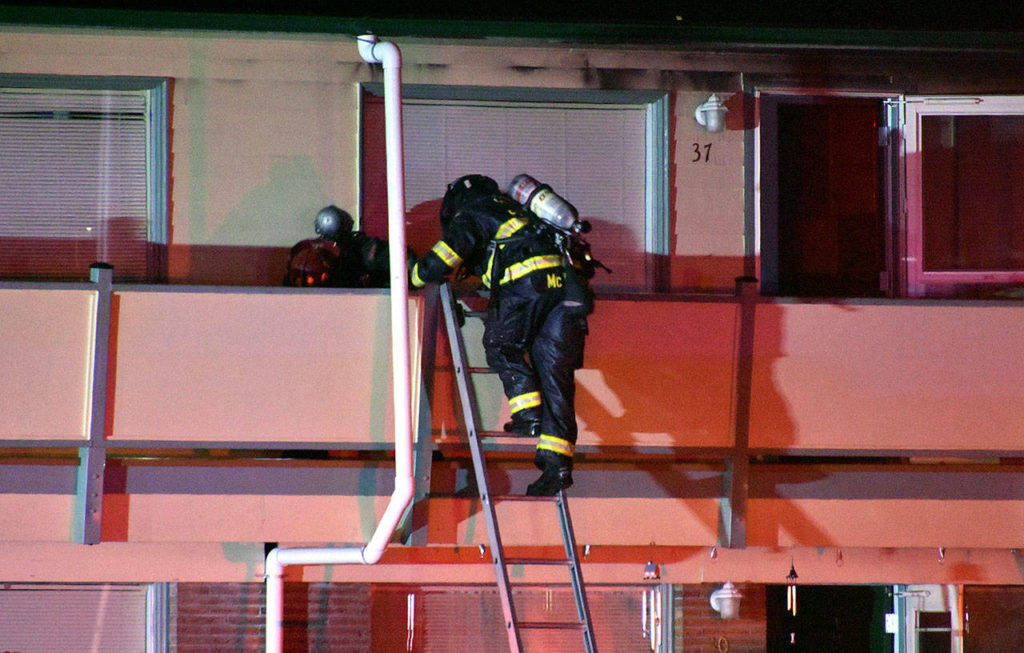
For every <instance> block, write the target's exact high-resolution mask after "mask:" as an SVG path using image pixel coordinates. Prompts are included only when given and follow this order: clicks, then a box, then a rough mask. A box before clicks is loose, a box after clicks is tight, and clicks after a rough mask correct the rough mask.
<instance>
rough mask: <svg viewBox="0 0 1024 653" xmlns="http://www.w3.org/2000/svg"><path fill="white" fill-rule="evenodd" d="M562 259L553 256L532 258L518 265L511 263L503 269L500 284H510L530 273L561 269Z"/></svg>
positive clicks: (546, 255)
mask: <svg viewBox="0 0 1024 653" xmlns="http://www.w3.org/2000/svg"><path fill="white" fill-rule="evenodd" d="M561 265H562V257H561V256H556V255H554V254H545V255H543V256H534V257H532V258H528V259H526V260H525V261H520V262H519V263H513V264H512V265H509V266H507V267H506V268H505V274H504V275H502V277H501V283H510V282H512V281H515V280H516V279H522V278H523V277H525V276H526V275H528V274H530V273H531V272H537V271H538V270H547V269H548V268H556V267H561Z"/></svg>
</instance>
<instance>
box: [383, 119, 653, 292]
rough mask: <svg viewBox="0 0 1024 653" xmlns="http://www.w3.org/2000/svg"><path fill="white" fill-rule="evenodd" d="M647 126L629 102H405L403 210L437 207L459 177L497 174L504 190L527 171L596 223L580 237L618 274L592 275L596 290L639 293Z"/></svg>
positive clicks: (643, 279) (643, 244)
mask: <svg viewBox="0 0 1024 653" xmlns="http://www.w3.org/2000/svg"><path fill="white" fill-rule="evenodd" d="M645 121H646V110H645V108H644V107H642V106H634V105H593V106H587V105H581V106H573V105H569V106H563V105H558V106H548V105H543V104H538V105H536V106H530V105H529V104H527V103H517V104H509V103H494V104H488V103H479V102H473V103H465V104H460V103H451V102H441V101H433V100H429V101H427V100H407V101H406V102H405V103H404V104H403V132H404V143H403V146H404V153H405V182H406V205H407V206H408V207H414V206H417V205H419V204H423V203H427V202H430V201H431V200H434V201H436V200H438V199H439V198H440V197H441V196H442V195H443V194H444V191H445V188H446V186H447V184H448V183H449V182H451V181H453V180H454V179H456V178H458V177H459V176H461V175H464V174H472V173H479V174H484V175H487V176H490V177H493V178H494V179H495V180H496V181H497V182H498V184H499V185H500V186H502V187H503V188H507V186H508V183H509V182H510V181H511V180H512V178H513V177H515V176H516V175H518V174H520V173H526V174H529V175H531V176H533V177H534V178H536V179H537V180H538V181H540V182H541V183H545V184H548V185H549V186H551V187H552V188H553V189H554V190H555V192H557V193H558V194H560V195H562V196H563V197H564V198H565V199H567V200H568V201H569V202H571V203H572V204H573V205H574V206H575V207H576V208H577V209H578V210H579V213H580V217H581V218H583V219H585V220H588V221H590V222H591V224H592V225H593V231H592V232H591V233H590V234H587V236H586V238H587V240H588V241H589V242H590V243H591V245H592V248H593V253H594V255H595V256H596V257H597V258H598V259H599V260H600V261H601V262H603V263H604V264H605V265H607V266H608V267H610V268H611V269H612V270H613V271H614V274H611V275H607V274H605V273H604V272H603V271H598V276H597V278H596V279H595V285H599V286H600V287H601V288H607V289H630V290H634V289H643V288H645V286H646V283H647V269H646V265H647V256H646V254H645V247H646V242H647V230H648V229H649V225H648V219H647V207H646V195H645V193H646V172H647V171H646V139H645V129H646V123H645Z"/></svg>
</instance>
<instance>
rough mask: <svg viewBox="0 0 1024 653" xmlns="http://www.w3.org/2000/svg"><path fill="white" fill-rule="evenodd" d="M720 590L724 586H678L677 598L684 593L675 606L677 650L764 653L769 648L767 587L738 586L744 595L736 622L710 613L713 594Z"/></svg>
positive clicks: (703, 652) (687, 652)
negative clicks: (767, 636) (766, 608)
mask: <svg viewBox="0 0 1024 653" xmlns="http://www.w3.org/2000/svg"><path fill="white" fill-rule="evenodd" d="M719 587H721V585H681V586H677V588H676V595H677V597H678V596H679V594H680V593H681V594H682V597H681V599H677V603H676V615H675V620H676V633H677V635H676V642H675V644H676V646H675V648H676V650H677V651H686V653H718V651H729V653H763V652H764V650H765V648H766V646H767V643H766V642H767V639H766V630H765V623H766V620H767V615H766V612H765V590H764V586H763V585H743V584H740V585H737V586H736V589H738V590H739V591H740V592H742V594H743V599H742V601H740V614H739V617H738V618H736V619H722V617H721V616H720V615H719V614H718V613H717V612H715V611H714V610H712V609H711V603H710V602H709V598H710V596H711V592H713V591H715V590H716V589H718V588H719ZM680 611H681V612H682V616H681V617H680V615H679V613H680ZM680 619H681V620H682V622H681V624H680ZM680 626H681V628H680ZM680 633H681V635H682V640H681V641H680V639H679V634H680Z"/></svg>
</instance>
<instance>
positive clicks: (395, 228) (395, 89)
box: [264, 34, 413, 653]
mask: <svg viewBox="0 0 1024 653" xmlns="http://www.w3.org/2000/svg"><path fill="white" fill-rule="evenodd" d="M358 42H359V54H360V56H361V57H362V58H363V59H364V60H365V61H366V62H368V63H382V64H383V66H384V122H385V139H386V141H385V142H386V148H387V182H388V241H389V246H388V250H389V251H388V254H389V259H388V263H389V265H390V271H391V348H392V354H391V359H392V360H391V362H392V379H393V380H392V390H393V395H394V411H395V490H394V492H393V493H392V494H391V501H390V502H389V503H388V506H387V508H386V509H385V510H384V514H383V515H382V516H381V519H380V522H379V523H378V524H377V529H376V530H375V531H374V533H373V535H372V536H371V537H370V541H369V542H367V543H366V545H365V546H363V547H361V548H360V547H355V546H353V547H340V548H292V549H289V548H280V547H279V548H275V549H273V550H272V551H271V552H270V553H269V554H267V560H266V566H265V568H264V569H265V571H264V573H265V575H266V580H267V595H266V653H281V649H282V646H283V642H284V632H283V629H282V625H281V622H282V620H283V617H284V567H285V566H286V565H336V564H357V563H361V564H366V565H372V564H374V563H376V562H377V561H379V560H380V558H381V556H382V555H384V550H385V549H386V548H387V546H388V541H389V540H390V539H391V535H392V534H393V533H394V531H395V528H396V527H397V526H398V522H399V520H401V518H402V515H403V514H404V513H405V510H406V508H408V507H409V503H410V502H411V501H412V496H413V476H412V474H413V469H412V467H413V465H412V390H411V381H410V373H411V372H410V361H409V281H408V269H407V268H406V258H405V256H406V254H405V249H406V247H405V183H404V173H403V155H402V88H401V87H402V55H401V52H399V50H398V47H397V46H395V45H394V44H392V43H388V42H386V41H378V40H377V37H376V36H374V35H372V34H366V35H363V36H360V37H359V38H358Z"/></svg>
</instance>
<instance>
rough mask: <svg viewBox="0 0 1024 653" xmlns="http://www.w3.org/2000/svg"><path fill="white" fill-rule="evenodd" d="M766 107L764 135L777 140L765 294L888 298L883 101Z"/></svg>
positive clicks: (766, 183) (807, 100) (770, 158)
mask: <svg viewBox="0 0 1024 653" xmlns="http://www.w3.org/2000/svg"><path fill="white" fill-rule="evenodd" d="M766 108H767V111H764V112H763V114H764V116H765V117H766V118H767V120H765V121H763V122H762V127H763V129H764V130H765V131H767V132H771V133H770V134H765V136H764V138H765V140H764V141H763V146H764V147H763V148H762V154H763V159H762V172H761V175H762V186H763V189H762V222H763V223H764V224H763V229H762V237H763V239H764V242H763V243H762V252H763V260H762V263H763V266H762V271H763V276H764V277H765V281H766V284H765V290H766V292H770V293H777V294H780V295H789V296H809V297H871V296H880V295H882V294H884V293H883V290H882V274H883V272H884V268H885V255H884V254H885V231H884V225H885V212H884V203H883V201H882V197H883V193H882V188H883V184H882V179H883V174H882V161H883V151H882V148H881V147H880V145H879V121H880V117H881V115H882V114H881V112H882V106H881V102H880V101H879V100H876V99H861V98H821V97H779V98H775V99H773V100H769V101H768V102H767V106H766ZM766 176H773V177H774V178H772V179H770V180H766V179H765V177H766ZM766 190H767V191H768V192H765V191H766ZM766 204H767V205H766ZM772 276H774V277H775V278H774V279H772V278H771V277H772Z"/></svg>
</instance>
